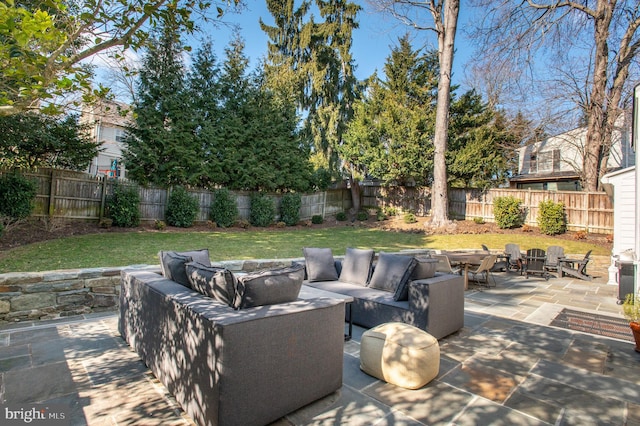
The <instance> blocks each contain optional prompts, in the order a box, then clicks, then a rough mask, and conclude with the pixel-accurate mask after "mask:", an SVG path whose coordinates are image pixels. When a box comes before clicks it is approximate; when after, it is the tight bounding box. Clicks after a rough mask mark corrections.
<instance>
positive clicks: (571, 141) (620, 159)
mask: <svg viewBox="0 0 640 426" xmlns="http://www.w3.org/2000/svg"><path fill="white" fill-rule="evenodd" d="M630 118H631V117H630V114H623V115H621V116H620V119H619V120H618V122H617V123H616V128H615V130H614V131H613V135H612V146H611V153H610V154H609V159H608V161H607V172H613V171H616V170H620V169H624V168H627V167H630V166H633V165H635V154H634V151H633V149H632V146H631V119H630ZM586 138H587V129H586V127H581V128H578V129H574V130H570V131H568V132H566V133H562V134H560V135H557V136H553V137H550V138H548V139H547V140H545V141H542V142H538V143H535V144H531V145H527V146H524V147H522V148H519V149H518V154H519V155H518V174H517V175H516V176H513V177H512V178H511V179H509V186H510V187H511V188H516V189H528V188H531V189H543V190H550V191H581V190H582V187H581V184H580V173H581V171H582V153H583V152H584V143H585V140H586Z"/></svg>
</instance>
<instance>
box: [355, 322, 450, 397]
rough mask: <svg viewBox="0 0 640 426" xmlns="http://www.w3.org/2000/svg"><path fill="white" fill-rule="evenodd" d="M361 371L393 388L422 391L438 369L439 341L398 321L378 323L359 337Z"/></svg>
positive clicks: (436, 373)
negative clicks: (393, 386) (419, 389)
mask: <svg viewBox="0 0 640 426" xmlns="http://www.w3.org/2000/svg"><path fill="white" fill-rule="evenodd" d="M360 369H361V370H362V371H364V372H365V373H367V374H369V375H371V376H373V377H376V378H378V379H380V380H384V381H386V382H387V383H391V384H394V385H396V386H401V387H403V388H407V389H418V388H421V387H422V386H424V385H426V384H427V383H429V382H430V381H431V380H433V379H434V378H435V377H436V376H437V375H438V371H439V370H440V345H438V339H436V338H435V337H433V336H432V335H430V334H429V333H427V332H426V331H424V330H421V329H419V328H417V327H414V326H412V325H408V324H404V323H401V322H390V323H386V324H381V325H379V326H377V327H374V328H372V329H370V330H367V331H365V332H364V333H363V334H362V339H361V340H360Z"/></svg>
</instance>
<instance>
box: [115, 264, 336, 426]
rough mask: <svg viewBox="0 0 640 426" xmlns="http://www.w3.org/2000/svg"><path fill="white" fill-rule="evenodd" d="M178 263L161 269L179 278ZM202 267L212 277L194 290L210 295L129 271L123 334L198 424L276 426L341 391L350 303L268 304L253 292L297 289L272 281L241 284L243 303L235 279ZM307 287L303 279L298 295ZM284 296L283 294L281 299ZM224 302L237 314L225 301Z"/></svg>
mask: <svg viewBox="0 0 640 426" xmlns="http://www.w3.org/2000/svg"><path fill="white" fill-rule="evenodd" d="M161 256H162V254H161ZM207 257H208V254H207ZM161 259H162V257H161ZM175 259H179V256H178V257H174V258H171V259H169V257H167V259H165V260H166V262H163V272H165V275H172V274H171V272H170V271H169V270H168V269H167V270H165V267H166V266H167V265H168V264H170V263H171V262H170V260H175ZM192 259H193V257H192V256H187V257H186V261H188V260H192ZM207 260H208V259H207ZM184 261H185V259H183V263H182V266H183V267H184V264H185V263H184ZM179 264H180V262H175V263H174V266H176V265H179ZM196 267H197V268H200V270H201V271H200V272H202V271H205V272H206V271H209V272H208V275H207V273H205V274H204V275H200V278H202V279H201V281H200V284H199V287H198V286H195V287H196V288H198V289H199V290H202V288H201V287H202V286H207V285H208V286H209V288H208V291H209V294H208V295H205V294H203V293H202V292H201V291H196V290H195V289H193V288H190V286H188V285H185V284H184V283H178V282H176V281H174V279H178V280H179V281H180V280H184V278H185V274H184V272H182V273H181V276H178V275H175V270H174V271H173V273H174V275H173V276H171V278H173V279H169V278H167V277H166V276H163V275H162V274H161V273H159V272H158V273H155V272H153V271H135V270H125V271H123V272H122V289H121V294H120V322H119V329H120V333H121V335H122V337H123V338H124V339H125V340H126V342H127V343H128V344H129V345H130V346H131V347H132V348H133V349H134V350H135V351H136V352H137V353H138V355H140V357H141V358H142V360H143V361H144V363H145V364H146V365H147V366H148V367H149V368H150V369H151V371H153V373H154V374H155V376H156V377H157V378H158V379H159V380H160V381H161V382H162V383H163V384H164V385H165V386H166V387H167V389H168V390H169V392H171V393H172V394H173V395H174V396H175V398H176V400H177V401H178V403H179V404H180V405H181V406H182V408H183V409H184V410H185V411H186V412H187V413H188V414H189V415H190V416H191V417H192V418H193V420H194V421H195V422H196V423H197V424H199V425H218V426H225V425H242V426H248V425H264V424H268V423H270V422H273V421H275V420H277V419H279V418H281V417H283V416H284V415H286V414H287V413H290V412H292V411H295V410H296V409H298V408H300V407H302V406H304V405H306V404H309V403H311V402H312V401H315V400H317V399H319V398H322V397H324V396H326V395H328V394H331V393H332V392H335V391H336V390H338V389H339V388H340V387H341V386H342V364H343V344H344V313H345V305H344V302H342V301H340V300H335V299H310V300H300V299H297V295H296V296H295V297H294V300H293V301H287V302H282V301H278V300H275V301H274V300H271V301H267V302H268V303H266V304H263V302H265V299H261V297H262V296H260V294H259V290H258V289H259V285H257V284H255V283H260V285H262V286H263V287H264V286H265V285H266V287H269V286H273V285H276V286H278V287H282V286H284V285H289V284H288V283H289V281H291V280H289V278H286V279H284V278H283V276H282V275H280V276H277V277H274V276H272V274H270V273H266V274H265V273H258V274H254V277H252V279H245V280H241V279H240V278H238V279H237V281H238V282H239V283H237V285H238V287H237V289H238V290H240V289H241V291H240V292H241V293H243V296H242V297H241V300H239V299H238V296H237V295H235V296H233V295H231V294H229V293H227V290H228V289H229V288H228V287H227V288H225V285H226V281H225V279H224V278H225V276H226V277H228V276H229V275H231V274H227V272H228V271H219V270H218V271H217V272H216V269H215V268H209V267H208V266H206V265H205V266H202V265H196ZM207 268H209V269H207ZM169 269H171V268H169ZM296 274H297V271H295V270H288V271H287V273H286V275H287V276H288V277H291V276H294V275H296ZM191 275H192V276H194V277H195V276H196V275H197V274H196V273H195V272H193V271H192V273H191ZM203 277H204V278H203ZM256 277H257V278H256ZM189 280H190V281H191V284H192V285H193V284H197V283H196V281H195V280H191V278H189ZM293 281H295V280H293ZM301 282H302V275H301V276H300V280H299V283H297V285H298V290H299V286H300V285H301ZM265 283H266V284H265ZM274 283H275V284H274ZM271 290H273V288H272V289H271ZM284 293H285V292H278V291H276V292H275V294H276V295H277V298H279V299H282V297H284V296H283V295H284ZM269 294H274V292H273V291H269ZM296 294H297V293H296ZM225 297H226V298H229V299H230V300H229V302H230V303H231V304H232V305H234V306H230V305H229V304H228V303H223V302H221V301H220V300H221V299H224V298H225ZM271 302H274V303H271Z"/></svg>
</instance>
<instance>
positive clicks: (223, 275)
mask: <svg viewBox="0 0 640 426" xmlns="http://www.w3.org/2000/svg"><path fill="white" fill-rule="evenodd" d="M185 269H186V271H187V278H188V279H189V283H190V284H191V288H192V289H194V290H195V291H197V292H198V293H201V294H204V295H205V296H207V297H211V298H213V299H216V300H217V301H219V302H221V303H224V304H225V305H228V306H232V305H233V300H234V298H235V293H236V291H235V279H234V276H233V274H232V273H231V271H229V270H228V269H225V268H217V267H215V266H206V265H203V264H201V263H198V262H189V263H187V264H186V265H185Z"/></svg>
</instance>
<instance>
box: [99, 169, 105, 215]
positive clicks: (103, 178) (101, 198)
mask: <svg viewBox="0 0 640 426" xmlns="http://www.w3.org/2000/svg"><path fill="white" fill-rule="evenodd" d="M101 179H102V185H100V187H101V188H102V193H101V194H100V217H99V218H98V222H99V223H102V219H104V209H105V207H106V201H107V175H103V176H102V178H101Z"/></svg>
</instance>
